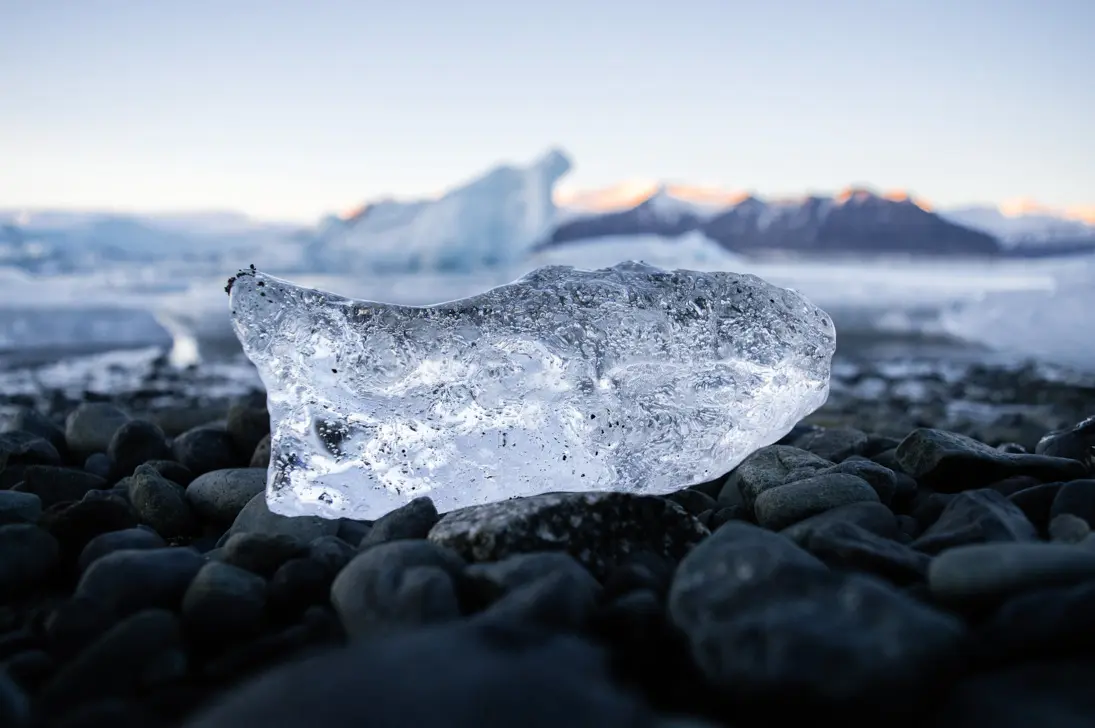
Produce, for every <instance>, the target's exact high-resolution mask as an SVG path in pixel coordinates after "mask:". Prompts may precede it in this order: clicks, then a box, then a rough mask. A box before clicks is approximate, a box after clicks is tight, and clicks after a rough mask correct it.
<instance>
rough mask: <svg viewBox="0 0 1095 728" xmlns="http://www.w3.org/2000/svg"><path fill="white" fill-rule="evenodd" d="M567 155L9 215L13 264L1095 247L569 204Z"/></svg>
mask: <svg viewBox="0 0 1095 728" xmlns="http://www.w3.org/2000/svg"><path fill="white" fill-rule="evenodd" d="M570 168H571V161H570V159H569V157H567V155H566V154H565V153H563V152H562V151H560V150H550V151H548V152H547V153H546V154H544V155H542V156H541V157H540V158H539V159H537V160H535V161H533V162H532V163H531V164H528V165H526V166H517V165H501V166H498V167H495V168H493V169H491V170H489V171H487V172H486V173H484V174H482V175H480V176H479V177H477V178H475V179H473V180H472V181H470V182H468V183H465V184H463V185H461V186H458V187H455V188H453V189H452V190H450V191H449V192H447V193H446V194H444V195H443V196H441V197H439V198H436V199H421V200H413V201H409V202H405V201H396V200H381V201H377V202H373V203H370V204H366V205H363V206H361V207H360V208H359V209H358V210H357V211H356V212H355V213H354V214H352V215H347V216H335V215H331V216H328V217H327V218H325V219H324V220H322V221H320V222H319V223H317V224H316V225H313V226H303V225H302V226H293V225H285V224H279V223H267V222H260V221H254V220H250V219H248V218H246V217H243V216H241V215H236V214H234V213H192V214H180V215H171V216H164V215H160V216H153V215H125V214H118V213H82V212H66V211H45V212H37V213H34V214H27V213H22V212H17V211H7V212H5V211H4V210H2V209H0V266H13V267H18V268H22V269H25V270H29V271H32V272H37V273H64V272H73V271H78V270H90V269H94V268H97V267H99V266H103V265H107V266H109V265H112V264H116V263H124V262H136V263H142V262H145V263H147V262H158V261H160V260H171V261H175V262H179V263H187V264H190V265H199V264H200V265H205V266H208V267H211V268H214V269H219V267H221V266H222V263H223V262H224V261H226V260H228V259H229V258H231V259H232V260H235V261H238V259H239V258H240V256H241V255H254V256H256V259H257V260H261V261H263V262H264V265H265V266H266V267H267V268H280V269H282V270H290V269H291V270H295V271H317V272H353V271H358V270H371V271H373V272H398V271H418V270H449V271H453V270H464V271H467V270H474V269H477V268H481V267H484V266H486V267H490V266H494V265H504V264H508V263H512V262H514V261H518V260H520V259H522V257H523V256H525V255H527V254H529V253H532V252H533V251H535V250H538V249H539V250H542V249H552V248H559V247H562V246H574V245H582V244H588V243H591V242H595V241H598V240H607V239H611V240H613V241H615V242H614V244H618V243H619V241H621V240H624V241H626V240H627V239H628V238H629V237H634V238H635V239H636V240H638V239H639V237H640V236H641V237H642V238H643V239H644V240H648V239H650V238H651V237H654V238H658V239H665V240H675V239H678V238H682V236H686V235H688V236H690V239H694V238H695V237H696V236H697V235H699V236H700V239H703V238H706V239H707V240H709V241H711V242H712V243H714V244H715V245H716V246H718V247H721V248H723V249H725V250H729V251H731V252H734V253H736V254H740V255H746V256H769V255H782V256H796V257H802V256H808V257H809V256H833V255H839V256H847V255H853V256H864V255H894V254H898V255H931V256H982V257H983V256H990V257H998V256H1020V257H1031V256H1047V255H1065V254H1073V253H1080V252H1084V253H1088V252H1095V224H1088V223H1085V222H1082V221H1079V220H1074V219H1069V218H1067V217H1063V216H1060V215H1053V214H1049V213H1047V212H1045V211H1043V210H1033V211H1029V212H1026V213H1025V214H1023V212H1022V211H1021V212H1020V214H1005V212H1004V211H1001V210H1000V209H998V208H994V207H967V208H962V209H953V210H941V211H935V210H932V209H930V207H929V206H928V205H925V204H923V203H921V202H919V201H917V200H915V199H913V198H911V197H909V196H908V195H900V194H898V195H895V194H879V193H876V192H873V191H871V190H869V189H864V188H851V189H848V190H845V191H844V192H841V193H838V194H835V195H810V196H806V197H802V198H798V199H768V200H766V199H762V198H760V197H757V196H753V195H731V194H728V193H718V192H712V191H710V190H704V189H702V188H695V187H685V186H681V185H660V186H656V187H654V188H653V189H649V190H645V191H642V192H641V193H640V194H636V191H635V189H634V188H631V189H627V188H621V189H622V191H623V193H626V194H622V193H621V194H616V193H615V192H613V191H611V190H610V191H608V192H609V193H611V194H609V193H604V192H601V193H598V192H595V191H594V192H588V193H584V194H578V195H574V194H571V195H569V196H568V198H566V199H563V201H562V203H561V204H560V202H559V200H560V199H561V195H560V194H559V192H558V189H557V185H558V182H559V180H560V178H562V177H563V176H564V175H566V173H567V172H568V171H569V169H570Z"/></svg>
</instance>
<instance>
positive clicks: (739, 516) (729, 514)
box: [707, 505, 753, 532]
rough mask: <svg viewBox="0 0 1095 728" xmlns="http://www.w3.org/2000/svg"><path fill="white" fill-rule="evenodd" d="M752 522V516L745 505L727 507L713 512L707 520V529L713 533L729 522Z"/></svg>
mask: <svg viewBox="0 0 1095 728" xmlns="http://www.w3.org/2000/svg"><path fill="white" fill-rule="evenodd" d="M752 520H753V518H752V515H751V514H750V513H749V512H748V511H747V510H746V509H745V506H744V505H736V506H725V507H722V508H719V509H718V510H717V511H715V512H713V513H712V514H711V516H710V517H709V518H708V519H707V529H708V530H709V531H712V532H713V531H715V530H716V529H718V528H719V527H720V526H722V525H723V524H724V523H727V522H729V521H752Z"/></svg>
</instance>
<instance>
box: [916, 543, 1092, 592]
mask: <svg viewBox="0 0 1095 728" xmlns="http://www.w3.org/2000/svg"><path fill="white" fill-rule="evenodd" d="M1092 578H1095V552H1091V551H1088V550H1086V549H1082V548H1077V547H1076V546H1072V545H1067V544H1056V543H1041V542H1028V543H991V544H973V545H971V546H960V547H956V548H952V549H948V550H947V551H944V552H943V553H941V554H939V555H938V556H936V557H935V558H934V559H932V562H931V565H930V566H929V567H928V585H929V586H930V587H931V591H932V594H934V595H936V596H937V597H939V598H940V599H945V600H949V601H958V600H967V601H969V600H976V601H981V600H999V599H1001V598H1003V597H1007V596H1011V595H1013V594H1016V593H1019V592H1023V591H1029V590H1032V589H1037V588H1045V587H1053V586H1069V585H1072V584H1076V583H1079V582H1082V581H1084V580H1088V579H1092Z"/></svg>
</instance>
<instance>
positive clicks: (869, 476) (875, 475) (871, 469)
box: [818, 460, 915, 506]
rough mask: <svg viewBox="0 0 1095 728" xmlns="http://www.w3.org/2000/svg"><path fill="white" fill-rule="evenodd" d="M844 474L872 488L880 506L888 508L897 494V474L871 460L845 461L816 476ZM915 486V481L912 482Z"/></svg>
mask: <svg viewBox="0 0 1095 728" xmlns="http://www.w3.org/2000/svg"><path fill="white" fill-rule="evenodd" d="M836 473H846V474H848V475H854V476H856V477H857V478H862V479H863V480H865V481H867V484H868V485H870V486H871V487H872V488H874V492H875V493H877V494H878V500H879V501H881V502H882V505H884V506H889V505H890V504H891V503H892V502H893V499H894V495H895V494H896V493H897V474H896V473H894V471H892V470H890V469H889V468H886V467H883V466H881V465H879V464H878V463H876V462H874V461H873V460H845V461H844V462H842V463H840V464H839V465H834V466H833V467H831V468H829V469H827V470H823V471H822V472H821V473H818V475H829V474H836ZM913 482H914V484H915V481H913Z"/></svg>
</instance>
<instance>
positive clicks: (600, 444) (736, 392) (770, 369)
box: [230, 263, 835, 519]
mask: <svg viewBox="0 0 1095 728" xmlns="http://www.w3.org/2000/svg"><path fill="white" fill-rule="evenodd" d="M230 293H231V316H232V323H233V327H234V329H235V331H236V334H237V336H238V337H239V339H240V341H241V342H242V344H243V348H244V351H245V352H246V354H247V356H248V357H249V358H250V359H251V361H252V362H253V363H254V364H255V366H256V367H257V369H258V372H259V375H260V376H261V377H262V379H263V382H264V383H265V385H266V388H267V393H268V404H269V408H270V414H271V420H272V442H271V447H272V457H271V465H270V472H269V480H268V487H267V500H268V501H269V504H270V508H271V509H272V510H273V511H275V512H277V513H281V514H284V515H319V516H324V517H327V518H339V517H353V518H364V519H373V518H377V517H379V516H380V515H383V514H384V513H386V512H388V511H390V510H392V509H393V508H397V507H398V506H400V505H402V504H404V503H406V502H407V501H409V500H411V499H412V498H415V497H418V496H422V495H429V496H430V497H431V498H432V499H433V500H434V502H435V503H436V504H437V507H438V508H439V509H440V510H442V511H446V510H451V509H454V508H459V507H463V506H469V505H475V504H481V503H487V502H492V501H497V500H501V499H505V498H510V497H514V496H524V495H533V494H537V493H543V492H549V491H584V490H619V491H627V492H632V493H650V494H654V493H665V492H669V491H672V490H675V489H678V488H680V487H683V486H685V485H688V484H691V483H696V482H701V481H704V480H707V479H710V478H712V477H715V476H718V475H720V474H722V473H725V472H727V471H728V470H730V469H731V468H733V467H734V466H735V465H736V464H737V463H739V462H740V461H741V460H742V459H743V458H745V457H746V456H747V455H748V454H750V453H751V452H753V451H754V450H756V449H757V448H759V447H762V446H764V445H767V444H770V443H772V442H774V441H776V440H778V439H779V438H780V437H782V436H783V435H784V434H786V432H787V431H789V430H790V428H791V427H792V426H793V425H794V424H795V423H796V422H798V421H799V420H800V419H801V418H802V417H804V416H805V415H807V414H809V413H810V412H812V411H813V410H815V409H816V408H818V407H819V406H820V405H821V404H822V403H824V401H825V399H826V397H827V395H828V387H829V369H830V363H831V358H832V355H833V351H834V348H835V331H834V328H833V324H832V321H831V320H830V318H829V316H828V315H827V314H826V313H825V312H824V311H822V310H821V309H819V308H817V307H816V306H814V305H813V304H811V303H810V302H809V301H807V300H806V299H805V298H803V297H802V296H800V295H799V294H797V293H795V292H793V291H790V290H786V289H783V288H778V287H775V286H772V285H770V284H768V283H766V282H764V281H763V280H761V279H760V278H757V277H755V276H751V275H739V274H734V273H721V272H719V273H699V272H694V271H685V270H678V271H671V272H670V271H664V270H661V269H659V268H655V267H652V266H648V265H644V264H639V263H622V264H619V265H616V266H613V267H611V268H605V269H601V270H595V271H584V270H576V269H574V268H570V267H564V266H549V267H545V268H539V269H537V270H535V271H533V272H531V273H529V274H527V275H525V276H524V277H522V278H521V279H519V280H517V281H516V282H514V283H511V284H508V285H504V286H500V287H498V288H494V289H491V290H489V291H487V292H485V293H482V294H480V295H476V296H472V297H470V298H464V299H460V300H457V301H452V302H448V303H441V304H437V305H432V306H420V307H419V306H399V305H391V304H385V303H375V302H370V301H358V300H353V299H348V298H343V297H340V296H336V295H332V294H330V293H324V292H321V291H317V290H312V289H307V288H302V287H298V286H295V285H293V284H291V283H288V282H286V281H283V280H279V279H277V278H274V277H271V276H268V275H265V274H263V273H261V272H256V271H244V272H242V273H241V274H240V276H239V277H238V279H236V280H235V281H234V283H233V284H232V285H231V287H230Z"/></svg>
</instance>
